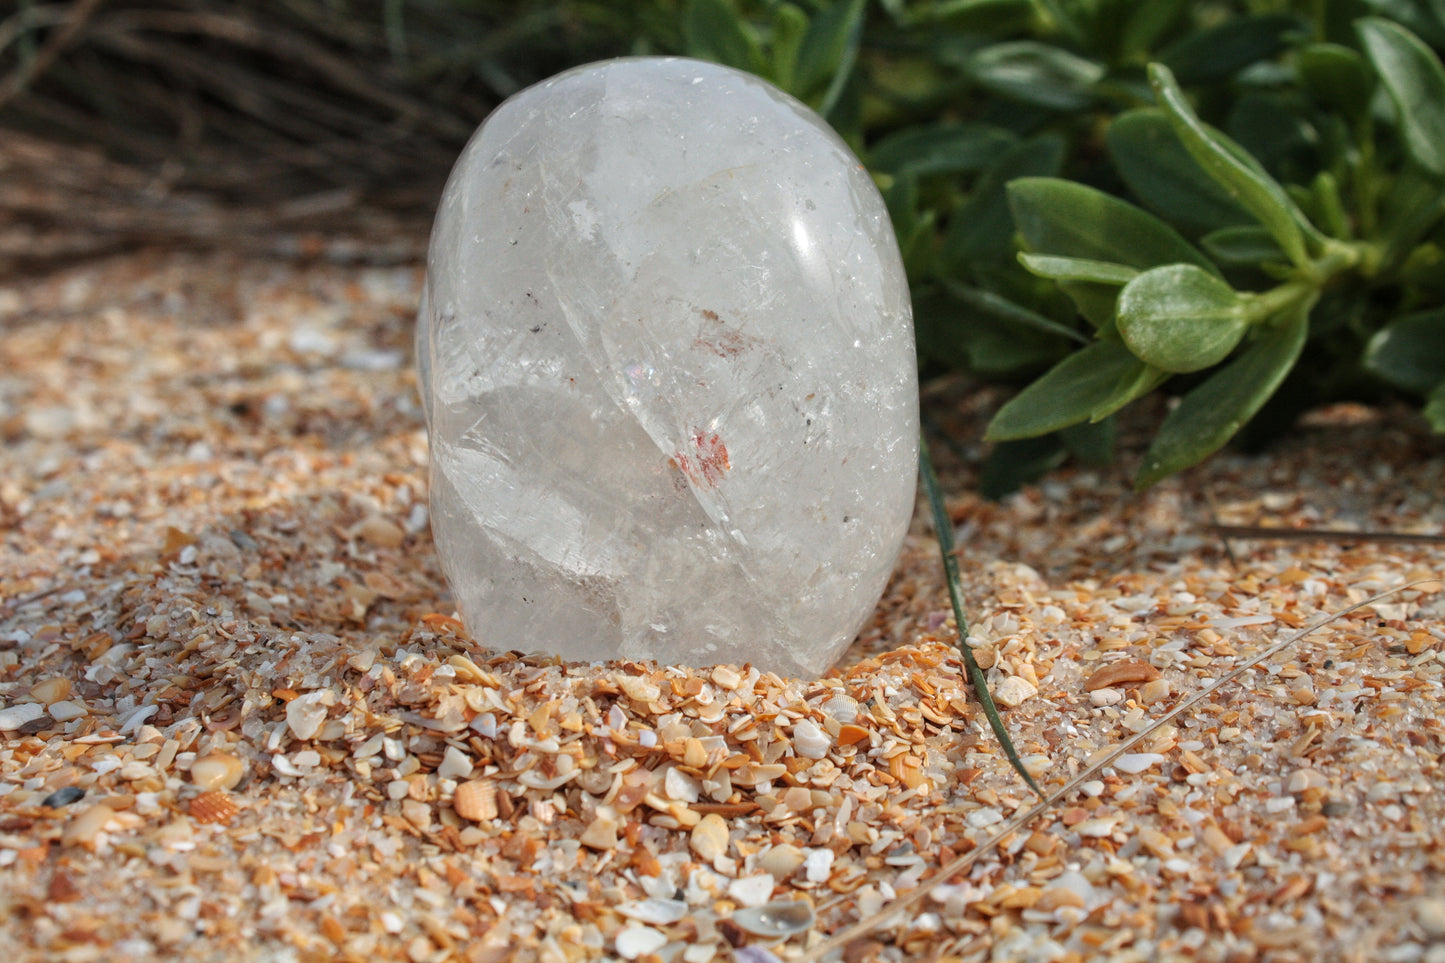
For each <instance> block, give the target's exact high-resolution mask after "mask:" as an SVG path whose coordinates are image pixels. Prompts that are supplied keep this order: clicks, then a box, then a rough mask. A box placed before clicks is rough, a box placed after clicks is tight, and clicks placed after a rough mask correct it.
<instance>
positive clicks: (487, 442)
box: [417, 58, 918, 674]
mask: <svg viewBox="0 0 1445 963" xmlns="http://www.w3.org/2000/svg"><path fill="white" fill-rule="evenodd" d="M417 353H418V367H419V371H420V382H421V385H420V387H421V391H422V396H423V401H424V405H425V409H426V413H427V422H428V427H429V430H430V443H431V509H432V530H433V533H434V534H435V537H436V544H437V550H438V552H439V553H440V555H441V560H442V564H443V567H444V569H445V571H446V574H447V578H448V581H449V582H450V584H451V587H452V591H453V593H454V595H455V597H456V601H457V605H458V608H459V609H460V611H461V614H462V617H463V619H464V620H465V622H466V624H467V626H468V628H469V629H470V631H471V632H472V633H473V635H474V636H475V637H476V638H477V640H478V641H479V642H480V643H481V644H483V645H485V646H488V647H490V648H494V649H499V650H508V649H519V650H523V651H545V652H552V653H557V654H560V655H562V656H563V657H565V658H568V659H574V660H604V659H656V660H658V661H660V662H679V663H687V664H693V665H699V664H710V663H715V662H732V663H742V662H751V663H754V664H756V665H758V666H759V667H761V668H764V669H771V670H775V671H778V672H782V673H789V674H816V673H819V672H822V671H823V670H824V669H826V668H827V666H828V665H829V664H830V663H832V662H833V660H834V659H836V658H837V657H838V655H839V654H840V653H841V652H842V650H843V649H844V648H845V647H846V646H847V645H848V643H849V641H850V640H851V639H852V638H853V636H854V635H855V634H856V633H857V631H858V629H859V628H860V626H861V625H862V624H863V622H864V620H865V619H866V618H867V617H868V616H869V614H870V613H871V611H872V609H873V606H874V605H875V604H876V603H877V600H878V596H879V594H880V592H881V591H882V589H883V586H884V583H885V582H886V580H887V578H888V575H889V573H890V571H891V570H892V567H893V563H894V560H895V557H896V555H897V552H898V548H899V545H900V543H901V540H902V538H903V535H904V532H905V530H906V529H907V526H908V522H909V519H910V517H911V513H912V506H913V499H914V490H915V479H916V466H917V437H918V385H917V373H916V367H915V360H914V351H913V328H912V320H911V314H910V308H909V300H908V287H907V282H906V279H905V277H904V273H903V267H902V264H901V262H900V260H899V256H898V249H897V244H896V242H895V241H894V237H893V233H892V228H891V226H890V224H889V221H888V215H887V213H886V211H885V209H884V207H883V203H882V200H881V198H880V197H879V195H878V191H877V189H876V188H875V187H874V185H873V183H872V181H871V180H870V178H869V177H868V174H867V172H866V171H865V170H864V169H863V168H862V166H861V165H860V164H859V163H858V161H857V159H856V158H855V157H854V156H853V155H852V154H851V153H850V152H849V150H848V148H847V146H846V145H845V144H844V143H843V142H842V141H841V140H840V139H839V138H838V137H837V136H836V135H835V134H834V133H833V132H832V130H831V129H829V128H828V127H827V125H826V124H825V123H824V122H823V121H822V120H821V119H820V118H819V117H818V116H817V115H816V114H814V113H813V112H812V111H810V110H809V109H808V108H806V107H804V106H803V105H802V104H800V103H798V102H797V101H795V100H793V99H792V98H790V97H788V96H787V95H785V94H783V93H781V92H780V91H778V90H777V89H775V88H773V87H772V86H770V85H768V84H767V83H765V82H763V81H761V80H759V79H757V78H755V77H752V76H750V75H748V74H744V73H741V72H738V71H735V70H731V69H728V68H725V67H720V66H716V65H713V64H707V63H702V62H698V61H693V60H684V59H667V58H637V59H624V60H614V61H608V62H604V63H599V64H594V65H591V66H587V67H581V68H578V69H576V70H572V71H569V72H567V73H564V74H561V75H559V76H557V77H555V78H553V79H551V80H549V81H546V82H544V83H541V84H538V85H537V86H535V87H532V88H529V89H528V90H525V91H523V92H522V93H520V94H517V95H516V96H514V97H512V98H511V99H510V100H508V101H507V102H506V103H504V104H503V105H502V106H501V107H499V108H498V109H497V110H496V111H495V112H494V113H493V114H492V115H491V117H490V118H489V119H488V120H487V122H486V123H485V124H484V125H483V126H482V128H481V129H480V130H479V131H478V132H477V133H476V135H475V136H473V138H472V140H471V142H470V143H469V144H468V145H467V148H466V151H465V152H464V153H463V155H462V157H461V159H460V160H459V161H458V162H457V165H456V167H455V169H454V170H453V171H452V175H451V179H450V181H449V182H448V184H447V187H446V192H445V194H444V195H443V197H442V201H441V205H440V209H439V211H438V214H437V219H436V224H435V227H434V229H433V232H432V239H431V250H430V256H429V261H428V270H427V287H426V293H425V294H424V296H423V303H422V309H421V318H420V322H419V326H418V331H417Z"/></svg>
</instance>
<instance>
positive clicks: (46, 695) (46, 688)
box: [30, 675, 71, 705]
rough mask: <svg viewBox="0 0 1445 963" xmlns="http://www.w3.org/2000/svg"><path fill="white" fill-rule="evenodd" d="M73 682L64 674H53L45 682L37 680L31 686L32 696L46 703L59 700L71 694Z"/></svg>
mask: <svg viewBox="0 0 1445 963" xmlns="http://www.w3.org/2000/svg"><path fill="white" fill-rule="evenodd" d="M70 689H71V682H70V680H69V679H67V678H65V676H62V675H56V676H51V677H50V678H48V679H46V680H44V681H43V682H37V683H35V684H34V685H33V686H31V687H30V698H32V699H35V700H36V701H38V702H43V703H44V704H45V705H50V704H52V703H55V702H59V701H60V700H61V699H64V698H65V697H66V696H68V695H70Z"/></svg>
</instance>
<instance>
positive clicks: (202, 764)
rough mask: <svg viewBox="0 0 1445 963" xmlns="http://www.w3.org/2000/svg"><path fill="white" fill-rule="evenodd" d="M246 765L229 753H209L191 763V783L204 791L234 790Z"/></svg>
mask: <svg viewBox="0 0 1445 963" xmlns="http://www.w3.org/2000/svg"><path fill="white" fill-rule="evenodd" d="M245 774H246V764H245V763H244V762H242V761H241V760H240V759H237V758H236V757H235V756H233V755H231V754H230V753H229V752H208V753H206V754H205V755H204V756H201V757H200V758H198V759H197V760H196V761H195V762H193V763H191V782H193V783H195V784H196V786H198V787H199V788H200V789H202V790H210V789H234V788H236V784H237V783H239V782H240V781H241V777H242V776H244V775H245Z"/></svg>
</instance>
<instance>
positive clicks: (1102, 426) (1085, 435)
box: [1058, 415, 1115, 465]
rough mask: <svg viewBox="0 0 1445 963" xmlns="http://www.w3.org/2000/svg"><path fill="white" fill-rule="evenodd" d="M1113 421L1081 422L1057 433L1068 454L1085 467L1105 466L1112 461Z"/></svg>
mask: <svg viewBox="0 0 1445 963" xmlns="http://www.w3.org/2000/svg"><path fill="white" fill-rule="evenodd" d="M1114 428H1115V420H1114V418H1113V416H1112V415H1111V416H1110V417H1108V418H1103V419H1100V420H1099V421H1081V422H1079V423H1078V424H1077V425H1069V426H1068V427H1067V428H1060V429H1059V431H1058V437H1059V440H1060V441H1062V442H1063V443H1064V447H1065V448H1067V449H1068V451H1069V454H1071V455H1073V456H1074V457H1075V458H1077V459H1079V461H1081V462H1083V463H1084V464H1086V465H1107V464H1109V463H1110V462H1112V461H1113V460H1114V434H1115V431H1114Z"/></svg>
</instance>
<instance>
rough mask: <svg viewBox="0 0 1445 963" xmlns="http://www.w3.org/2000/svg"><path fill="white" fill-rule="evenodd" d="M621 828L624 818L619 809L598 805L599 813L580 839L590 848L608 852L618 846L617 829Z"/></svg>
mask: <svg viewBox="0 0 1445 963" xmlns="http://www.w3.org/2000/svg"><path fill="white" fill-rule="evenodd" d="M620 828H622V820H621V818H620V816H619V815H618V812H617V810H616V809H614V808H612V807H611V806H598V807H597V815H596V816H595V817H593V819H592V822H591V823H589V824H588V825H587V828H586V829H584V830H583V831H582V835H581V836H579V837H578V840H579V841H580V842H581V843H582V845H583V846H586V847H587V848H588V849H596V850H599V851H603V852H606V851H608V850H613V849H616V848H617V830H618V829H620Z"/></svg>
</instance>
